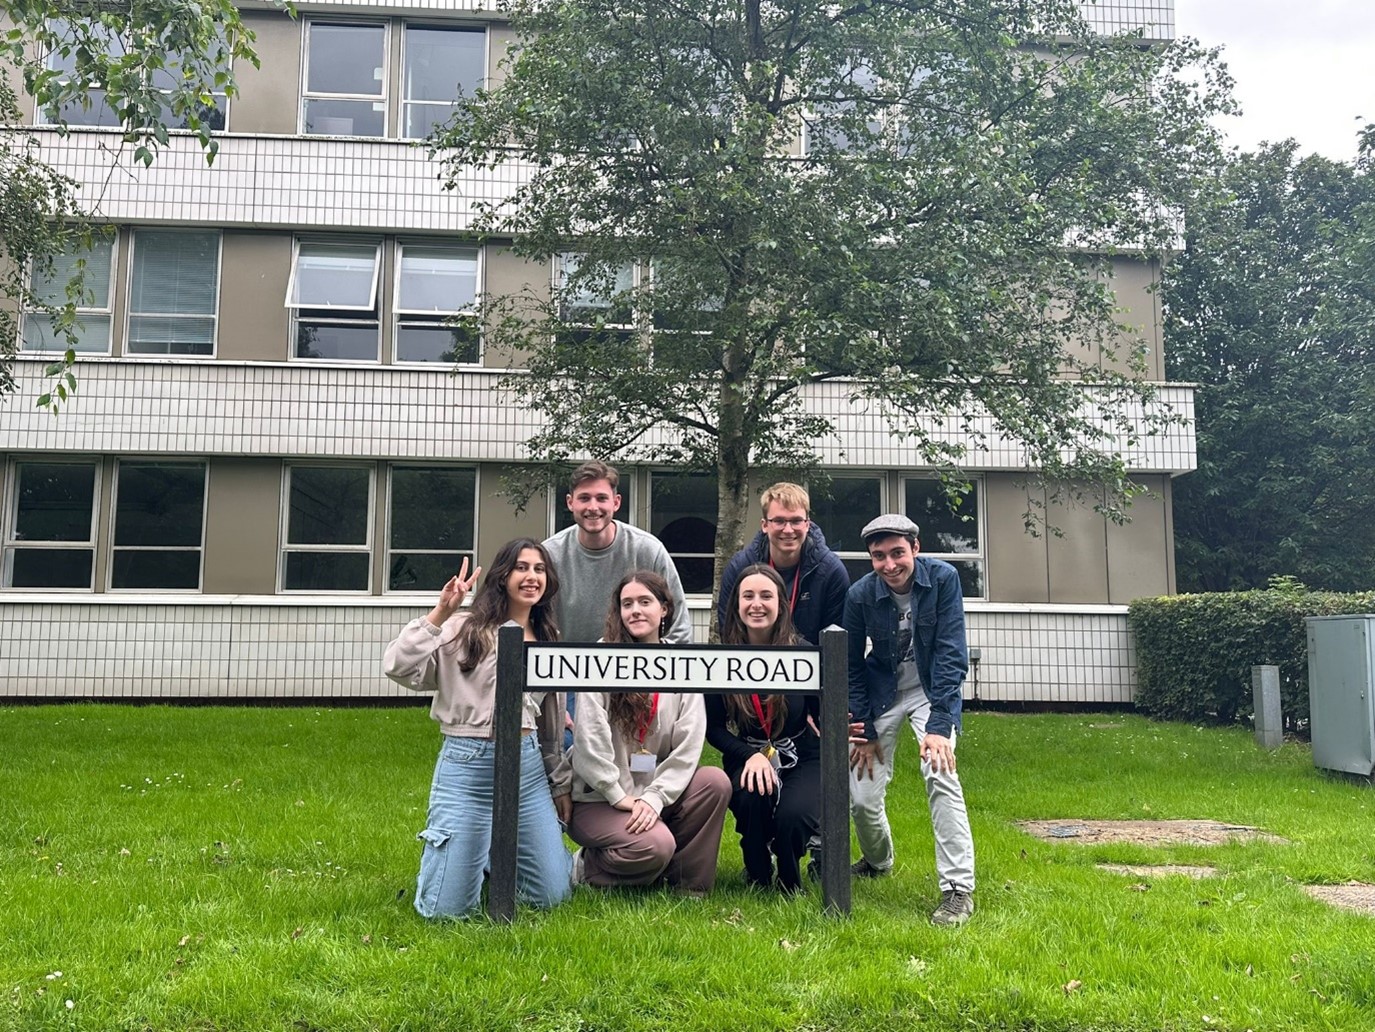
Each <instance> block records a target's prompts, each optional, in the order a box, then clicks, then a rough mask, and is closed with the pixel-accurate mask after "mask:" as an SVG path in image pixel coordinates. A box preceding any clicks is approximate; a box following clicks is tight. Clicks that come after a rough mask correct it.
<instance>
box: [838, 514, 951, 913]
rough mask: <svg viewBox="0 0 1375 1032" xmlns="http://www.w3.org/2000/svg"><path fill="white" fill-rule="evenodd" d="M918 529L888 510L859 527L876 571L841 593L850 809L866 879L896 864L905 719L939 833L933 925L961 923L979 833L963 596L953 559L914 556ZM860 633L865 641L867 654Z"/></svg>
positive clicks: (855, 870)
mask: <svg viewBox="0 0 1375 1032" xmlns="http://www.w3.org/2000/svg"><path fill="white" fill-rule="evenodd" d="M917 534H918V528H917V525H916V524H915V523H913V522H912V521H911V520H910V519H908V518H907V517H906V516H903V515H900V514H898V513H889V514H888V515H885V516H880V517H878V518H877V519H875V520H872V521H871V522H870V523H869V524H868V525H866V526H865V527H864V529H863V530H862V531H860V537H862V538H863V539H864V547H865V549H866V550H867V551H868V553H869V559H870V561H871V562H872V563H873V567H874V569H873V571H872V572H871V573H867V574H865V575H864V576H863V577H861V578H860V579H859V580H858V581H856V582H855V584H854V585H853V586H851V588H850V590H849V593H848V594H847V595H846V596H845V616H844V620H843V623H844V626H845V630H846V631H847V632H849V639H850V641H849V648H850V654H849V668H850V719H851V720H852V721H853V722H854V723H853V725H852V727H853V729H854V738H853V739H852V741H854V744H853V745H852V747H851V751H850V815H851V817H853V818H854V822H855V834H856V837H857V838H858V839H859V848H860V854H861V856H860V859H859V860H858V861H857V862H856V863H855V864H854V865H853V866H852V867H851V868H850V870H851V873H852V874H854V875H855V876H856V877H861V878H877V877H882V876H883V875H886V874H889V873H890V872H891V871H892V869H893V836H892V832H891V831H890V830H889V827H888V815H887V812H886V810H885V809H884V795H885V793H886V792H887V789H888V782H889V780H890V779H891V778H892V776H893V751H894V749H895V748H896V746H897V741H898V732H899V731H900V730H901V729H902V724H903V721H904V720H905V721H906V722H907V723H909V724H911V725H912V730H913V731H914V732H915V733H916V736H917V741H918V742H920V743H921V772H922V777H923V778H924V780H925V782H926V800H927V803H928V805H929V806H930V809H931V826H932V829H933V830H934V832H935V839H936V876H937V880H938V881H939V884H940V890H941V900H940V904H939V905H938V906H937V907H936V909H935V912H934V913H933V914H932V915H931V922H932V923H933V924H938V925H958V924H963V923H964V922H965V921H967V920H968V919H969V916H970V915H971V914H973V913H974V898H973V894H974V840H973V837H972V836H971V835H970V833H969V815H968V813H967V812H966V810H965V805H964V790H963V789H962V788H961V787H960V779H959V776H958V775H957V774H956V773H955V737H956V735H957V733H958V732H959V728H960V703H961V696H960V687H961V685H962V684H963V683H964V678H965V674H966V673H967V672H968V670H969V648H968V643H967V642H966V640H965V631H964V598H963V595H962V593H961V591H960V578H959V574H958V573H956V572H955V568H954V567H953V566H951V565H950V564H949V563H944V562H941V561H940V560H939V559H928V558H926V557H925V556H922V555H919V554H918V553H919V552H920V550H921V548H920V546H919V545H918V543H917ZM866 640H867V641H868V642H871V643H872V645H871V647H870V648H869V650H868V653H867V654H866V652H865V643H866Z"/></svg>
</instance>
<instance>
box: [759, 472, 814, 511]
mask: <svg viewBox="0 0 1375 1032" xmlns="http://www.w3.org/2000/svg"><path fill="white" fill-rule="evenodd" d="M774 502H777V503H778V504H779V505H781V506H783V508H785V509H801V510H802V511H803V512H811V511H812V499H811V496H810V495H808V494H807V489H806V488H805V487H803V486H802V485H801V484H792V483H789V482H788V481H786V480H783V481H780V482H779V483H777V484H774V485H772V486H770V487H766V488H764V493H763V494H761V495H760V496H759V515H761V516H765V517H767V516H768V515H769V506H770V505H772V504H773V503H774Z"/></svg>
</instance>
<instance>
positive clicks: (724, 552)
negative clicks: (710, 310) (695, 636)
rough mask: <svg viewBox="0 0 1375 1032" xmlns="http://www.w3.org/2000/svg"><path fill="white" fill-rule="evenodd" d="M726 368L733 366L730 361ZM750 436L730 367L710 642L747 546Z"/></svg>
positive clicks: (716, 636)
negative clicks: (735, 561)
mask: <svg viewBox="0 0 1375 1032" xmlns="http://www.w3.org/2000/svg"><path fill="white" fill-rule="evenodd" d="M727 365H728V366H729V365H730V362H729V360H728V362H727ZM749 441H750V434H749V433H748V432H747V428H746V427H745V398H744V391H743V387H742V385H741V383H740V382H739V380H737V379H736V378H735V377H734V376H733V375H732V372H731V370H730V369H729V368H728V369H727V373H726V375H725V376H724V377H722V379H721V408H720V426H719V437H718V448H717V460H716V477H717V483H716V559H715V562H714V563H713V566H712V586H711V601H712V607H711V640H712V641H719V640H720V637H721V628H720V627H718V626H717V624H716V602H717V597H718V595H719V593H720V591H721V574H722V573H723V572H725V569H726V564H727V563H728V562H730V559H731V556H733V555H734V554H735V553H736V552H738V551H739V550H740V549H741V548H743V547H744V546H745V533H746V521H747V520H748V518H749V504H750V497H749V491H750V482H749V479H750V445H749Z"/></svg>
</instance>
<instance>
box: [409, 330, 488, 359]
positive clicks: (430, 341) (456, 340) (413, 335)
mask: <svg viewBox="0 0 1375 1032" xmlns="http://www.w3.org/2000/svg"><path fill="white" fill-rule="evenodd" d="M480 344H481V338H480V337H479V335H478V330H477V323H476V322H475V321H474V320H472V319H462V320H461V321H459V322H457V323H450V322H442V323H424V324H416V323H399V324H398V325H397V327H396V360H397V361H398V362H445V363H448V364H450V365H452V364H454V363H456V362H465V363H469V364H471V363H474V362H477V361H478V359H479V357H480V353H481V347H480Z"/></svg>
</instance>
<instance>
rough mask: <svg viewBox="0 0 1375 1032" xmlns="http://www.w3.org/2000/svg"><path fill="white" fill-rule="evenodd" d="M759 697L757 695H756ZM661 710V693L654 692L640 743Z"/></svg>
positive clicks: (641, 730) (641, 726) (642, 743)
mask: <svg viewBox="0 0 1375 1032" xmlns="http://www.w3.org/2000/svg"><path fill="white" fill-rule="evenodd" d="M756 698H757V696H756ZM658 712H659V693H658V692H655V693H654V702H653V704H652V705H651V706H650V707H649V719H648V720H645V721H644V722H643V723H641V724H640V745H641V746H643V745H644V744H645V735H647V734H649V729H650V727H651V726H652V725H653V724H654V717H655V716H656V715H657V714H658Z"/></svg>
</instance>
